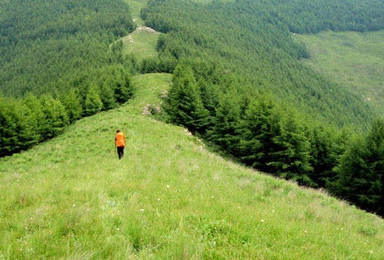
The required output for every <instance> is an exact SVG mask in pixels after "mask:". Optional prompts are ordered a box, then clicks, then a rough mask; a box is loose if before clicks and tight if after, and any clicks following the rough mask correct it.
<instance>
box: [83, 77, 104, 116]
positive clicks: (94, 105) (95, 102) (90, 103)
mask: <svg viewBox="0 0 384 260" xmlns="http://www.w3.org/2000/svg"><path fill="white" fill-rule="evenodd" d="M99 93H100V89H99V87H98V86H97V85H96V84H92V85H91V86H89V88H88V93H87V96H86V98H85V109H84V112H85V115H86V116H91V115H94V114H96V113H97V112H100V111H101V109H102V108H103V102H102V101H101V98H100V94H99Z"/></svg>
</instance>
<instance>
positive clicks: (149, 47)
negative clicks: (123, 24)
mask: <svg viewBox="0 0 384 260" xmlns="http://www.w3.org/2000/svg"><path fill="white" fill-rule="evenodd" d="M159 35H160V33H158V32H154V31H150V29H147V28H146V27H139V29H138V30H136V31H135V32H133V33H131V34H129V35H127V36H125V37H123V38H121V39H120V40H121V41H123V55H127V54H133V55H134V56H135V57H136V58H138V59H139V60H142V59H144V58H154V57H157V51H156V44H157V40H158V39H159Z"/></svg>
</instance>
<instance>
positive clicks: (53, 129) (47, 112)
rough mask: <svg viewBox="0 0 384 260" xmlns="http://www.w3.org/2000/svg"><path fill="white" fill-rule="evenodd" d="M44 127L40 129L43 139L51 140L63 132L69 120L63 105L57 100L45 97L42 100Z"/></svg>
mask: <svg viewBox="0 0 384 260" xmlns="http://www.w3.org/2000/svg"><path fill="white" fill-rule="evenodd" d="M42 105H43V112H44V117H45V120H44V121H45V125H44V126H43V129H42V136H43V138H44V139H49V138H52V137H54V136H56V135H58V134H60V133H62V132H63V130H64V127H65V126H66V125H68V123H69V119H68V115H67V111H66V110H65V107H64V105H63V104H62V103H61V102H60V100H58V99H54V98H53V97H52V96H49V95H46V96H44V97H43V98H42Z"/></svg>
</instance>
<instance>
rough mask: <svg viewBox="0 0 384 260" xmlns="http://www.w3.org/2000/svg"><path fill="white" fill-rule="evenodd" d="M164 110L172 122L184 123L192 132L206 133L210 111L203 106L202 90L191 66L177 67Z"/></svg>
mask: <svg viewBox="0 0 384 260" xmlns="http://www.w3.org/2000/svg"><path fill="white" fill-rule="evenodd" d="M164 110H165V111H166V112H167V114H168V116H169V119H170V121H171V122H172V123H175V124H178V125H184V126H186V127H187V128H188V130H189V131H191V132H192V133H195V132H199V133H201V134H203V133H205V130H206V127H207V123H208V115H209V113H208V111H207V110H206V109H205V108H204V106H203V102H202V101H201V95H200V90H199V88H198V86H197V84H196V80H195V78H194V75H193V72H192V69H191V68H190V67H188V66H185V65H179V66H178V67H176V69H175V74H174V78H173V83H172V86H171V89H170V90H169V93H168V98H167V99H166V100H165V103H164Z"/></svg>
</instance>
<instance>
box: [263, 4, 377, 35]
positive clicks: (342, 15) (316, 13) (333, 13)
mask: <svg viewBox="0 0 384 260" xmlns="http://www.w3.org/2000/svg"><path fill="white" fill-rule="evenodd" d="M265 2H268V4H269V5H270V7H269V8H270V10H271V11H272V12H271V14H272V15H273V16H275V17H278V18H283V19H284V20H285V22H286V23H287V24H288V26H289V29H290V30H291V31H292V32H297V33H318V32H320V31H323V30H333V31H360V32H364V31H375V30H381V29H383V28H384V15H383V10H384V1H382V0H345V1H333V0H311V1H308V0H289V1H287V0H272V1H265ZM266 4H267V3H266Z"/></svg>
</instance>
